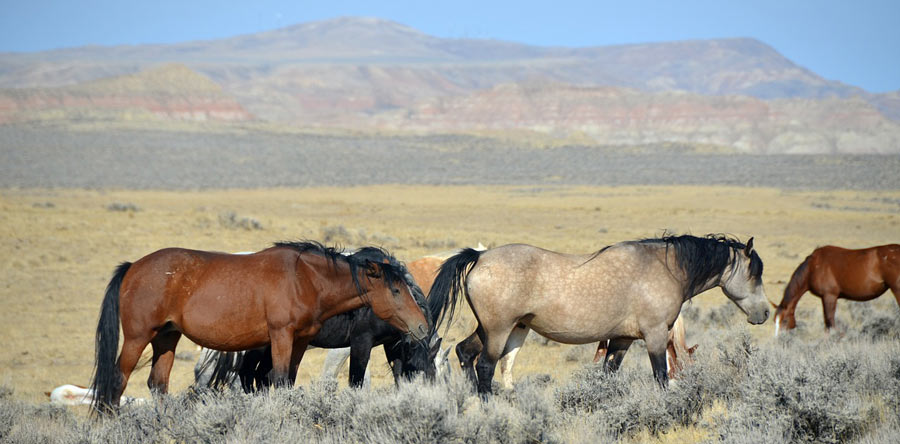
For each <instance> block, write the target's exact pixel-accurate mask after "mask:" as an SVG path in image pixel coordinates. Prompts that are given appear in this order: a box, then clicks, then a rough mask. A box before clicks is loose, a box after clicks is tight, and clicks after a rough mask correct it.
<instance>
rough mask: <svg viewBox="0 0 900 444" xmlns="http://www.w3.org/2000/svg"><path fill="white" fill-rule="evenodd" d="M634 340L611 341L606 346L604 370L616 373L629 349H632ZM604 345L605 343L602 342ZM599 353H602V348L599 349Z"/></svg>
mask: <svg viewBox="0 0 900 444" xmlns="http://www.w3.org/2000/svg"><path fill="white" fill-rule="evenodd" d="M632 342H634V340H633V339H610V340H609V342H608V343H607V345H606V356H605V357H604V359H603V364H604V369H605V370H606V371H608V372H611V373H614V372H616V371H618V370H619V367H620V366H621V365H622V360H623V359H625V354H626V353H628V348H629V347H631V343H632ZM601 344H603V342H601ZM597 353H600V347H599V346H598V347H597Z"/></svg>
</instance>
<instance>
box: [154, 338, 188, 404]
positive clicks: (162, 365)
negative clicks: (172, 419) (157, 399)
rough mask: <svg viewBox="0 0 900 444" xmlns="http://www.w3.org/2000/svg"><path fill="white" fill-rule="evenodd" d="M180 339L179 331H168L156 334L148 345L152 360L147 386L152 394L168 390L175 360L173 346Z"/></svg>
mask: <svg viewBox="0 0 900 444" xmlns="http://www.w3.org/2000/svg"><path fill="white" fill-rule="evenodd" d="M179 339H181V332H178V331H168V332H164V333H160V334H157V335H156V337H155V338H153V340H152V341H150V345H151V346H152V347H153V361H152V363H153V364H152V366H151V368H150V377H149V378H148V379H147V387H149V388H150V392H151V393H153V394H164V393H168V391H169V374H170V373H171V371H172V364H173V363H174V362H175V347H176V346H177V345H178V340H179Z"/></svg>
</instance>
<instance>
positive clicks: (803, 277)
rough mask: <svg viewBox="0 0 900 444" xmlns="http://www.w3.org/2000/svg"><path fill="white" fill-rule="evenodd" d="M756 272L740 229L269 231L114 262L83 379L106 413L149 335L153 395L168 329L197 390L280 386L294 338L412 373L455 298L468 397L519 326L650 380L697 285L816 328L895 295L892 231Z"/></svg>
mask: <svg viewBox="0 0 900 444" xmlns="http://www.w3.org/2000/svg"><path fill="white" fill-rule="evenodd" d="M762 273H763V262H762V259H761V258H760V257H759V255H758V254H757V252H756V250H755V249H754V248H753V238H750V240H749V241H747V243H746V244H744V243H742V242H740V241H738V240H737V239H734V238H730V237H726V236H721V235H708V236H705V237H696V236H691V235H682V236H663V237H660V238H651V239H642V240H636V241H626V242H620V243H617V244H614V245H610V246H607V247H604V248H602V249H600V250H598V251H596V252H593V253H590V254H585V255H572V254H562V253H557V252H553V251H548V250H544V249H541V248H538V247H534V246H530V245H524V244H512V245H505V246H501V247H497V248H493V249H489V250H483V249H482V250H476V249H472V248H465V249H462V250H460V251H458V252H456V253H455V254H453V255H452V256H450V257H449V258H447V259H446V260H443V261H442V260H440V259H436V258H432V257H429V258H423V259H421V260H419V261H415V262H412V263H410V266H409V267H407V266H406V265H405V264H403V263H402V262H400V261H398V260H397V259H396V258H394V257H393V256H392V255H391V254H390V253H388V252H386V251H384V250H382V249H380V248H376V247H365V248H361V249H359V250H356V251H352V252H344V251H341V250H339V249H336V248H330V247H326V246H324V245H322V244H320V243H317V242H280V243H276V244H275V245H274V246H272V247H271V248H268V249H266V250H263V251H260V252H257V253H253V254H227V253H216V252H206V251H196V250H187V249H180V248H167V249H163V250H160V251H157V252H154V253H151V254H149V255H147V256H145V257H143V258H141V259H139V260H138V261H136V262H134V263H133V264H132V263H128V262H125V263H122V264H121V265H119V267H118V268H117V269H116V270H115V273H114V274H113V277H112V279H111V280H110V282H109V285H108V286H107V289H106V294H105V297H104V299H103V302H102V305H101V312H100V319H99V322H98V326H97V333H96V344H95V345H96V356H95V358H96V359H95V366H94V376H93V381H92V385H91V388H90V389H88V390H87V392H89V393H90V395H91V402H92V405H93V408H94V409H95V410H96V411H98V412H101V413H107V412H113V411H115V409H116V407H117V406H118V405H119V402H120V399H121V398H122V394H123V392H124V391H125V387H126V385H127V382H128V379H129V376H130V375H131V373H132V371H133V370H134V368H135V366H136V364H137V362H138V359H139V358H140V356H141V354H142V352H143V351H144V349H145V348H146V346H147V345H148V344H149V345H150V346H151V347H152V359H151V370H150V377H149V380H148V385H149V387H150V389H151V391H152V392H153V393H166V392H167V390H168V380H169V373H170V371H171V368H172V364H173V361H174V358H175V347H176V345H177V343H178V341H179V339H180V338H181V336H182V335H183V336H186V337H187V338H189V339H190V340H191V341H193V342H194V343H196V344H198V345H200V346H202V347H205V348H207V349H211V350H213V351H211V352H209V353H205V354H204V359H201V362H200V363H198V366H197V370H196V372H195V373H196V377H197V380H198V383H199V384H202V385H208V386H213V387H215V386H221V385H224V384H235V383H236V381H237V382H239V384H240V386H241V387H242V388H243V389H244V390H246V391H254V390H259V389H262V388H266V387H270V386H276V387H277V386H290V385H292V384H293V383H294V381H295V379H296V376H297V367H298V365H299V363H300V361H301V360H302V358H303V355H304V352H305V351H306V349H307V347H309V346H315V347H322V348H332V349H334V348H342V347H349V349H350V358H351V363H350V384H351V385H352V386H360V385H362V384H363V382H364V379H365V374H366V365H367V363H368V360H369V355H370V352H371V349H372V348H373V347H375V346H378V345H383V346H384V352H385V355H386V357H387V359H388V362H389V364H390V366H391V368H392V371H393V375H394V378H395V380H399V379H401V378H404V377H410V376H412V375H414V374H417V373H424V374H425V375H426V376H427V377H430V378H433V377H434V376H435V373H437V372H440V368H441V366H436V365H435V361H436V360H437V361H440V360H441V358H443V360H444V361H446V353H447V350H448V349H442V348H441V338H440V337H439V332H440V328H439V327H440V326H441V325H446V326H447V327H445V329H444V330H446V328H449V324H450V323H451V322H452V319H453V316H454V313H455V311H456V309H457V306H458V305H459V304H461V300H460V299H461V298H464V299H465V301H466V303H467V304H468V305H469V307H471V309H472V312H473V314H474V315H475V319H476V321H477V327H476V328H475V331H474V332H473V333H472V334H471V335H470V336H469V337H467V338H466V339H464V340H463V341H461V342H460V343H459V344H457V346H456V353H457V356H458V357H459V362H460V365H461V367H462V369H463V371H464V373H465V374H466V375H467V377H468V379H469V380H470V381H471V382H472V383H473V384H474V385H475V387H477V390H478V392H479V393H480V394H482V396H487V395H489V394H490V393H491V391H492V386H491V381H492V380H493V376H494V372H495V368H496V366H497V364H498V362H499V363H500V364H501V373H502V378H501V379H502V381H503V385H505V386H509V385H511V383H512V378H511V370H512V365H513V363H514V359H515V356H516V353H517V352H518V350H519V349H520V348H521V346H522V344H523V343H524V341H525V338H526V336H527V335H528V333H529V332H530V331H531V330H534V331H536V332H537V333H538V334H540V335H542V336H544V337H546V338H548V339H550V340H554V341H558V342H562V343H567V344H585V343H593V342H599V343H600V346H599V347H598V350H597V355H596V357H595V361H598V360H602V361H603V365H604V366H605V368H606V369H608V370H610V371H615V370H616V369H617V368H618V367H619V365H620V364H621V362H622V359H623V357H624V356H625V354H626V352H627V351H628V348H629V346H630V345H631V343H632V342H633V341H634V340H635V339H642V340H643V341H644V342H645V344H646V347H647V351H648V354H649V357H650V363H651V367H652V369H653V374H654V376H655V378H656V380H657V382H658V383H659V384H660V385H661V386H663V387H665V386H666V385H667V382H668V378H669V375H670V374H671V373H672V372H673V371H674V370H677V368H678V367H679V365H680V364H679V361H680V360H684V359H685V358H686V357H688V356H689V355H690V353H691V352H692V351H693V348H690V349H689V348H687V347H686V346H685V344H684V326H683V324H682V322H681V320H680V318H679V313H680V310H681V306H682V304H683V303H684V302H686V301H687V300H689V299H691V298H692V297H694V296H695V295H697V294H699V293H702V292H704V291H706V290H708V289H711V288H713V287H720V288H721V289H722V292H723V293H724V294H725V296H726V297H727V298H728V299H730V300H731V301H732V302H733V303H734V304H735V305H737V306H738V308H740V309H741V311H743V312H744V314H746V316H747V320H748V322H750V323H751V324H762V323H763V322H765V321H766V320H767V319H768V317H769V314H770V308H772V307H773V306H774V307H775V309H776V310H775V331H776V335H777V334H778V331H779V329H780V328H793V327H794V326H795V320H794V310H795V308H796V306H797V302H798V300H799V299H800V296H801V295H802V294H803V293H804V292H806V291H810V292H812V293H813V294H815V295H817V296H819V297H821V298H822V303H823V307H824V312H825V324H826V327H827V328H830V327H832V326H833V323H834V308H835V302H836V300H837V299H838V298H848V299H853V300H869V299H873V298H875V297H878V296H879V295H881V294H882V293H884V292H885V291H886V290H887V289H888V288H890V289H891V291H892V292H893V294H894V296H895V297H896V298H897V302H898V304H900V245H896V244H892V245H885V246H880V247H873V248H869V249H865V250H846V249H842V248H838V247H831V246H828V247H822V248H819V249H817V250H815V251H814V252H813V253H812V254H811V255H810V256H809V257H807V258H806V260H804V261H803V263H802V264H801V265H800V266H799V267H798V268H797V270H796V271H795V272H794V273H793V276H792V278H791V280H790V282H789V283H788V285H787V287H786V289H785V291H784V298H783V299H782V301H781V303H780V304H778V305H775V304H772V303H770V302H769V300H768V299H767V297H766V294H765V290H764V286H763V280H762ZM426 295H427V296H426ZM120 327H121V331H122V336H123V343H122V346H121V352H119V329H120ZM667 351H668V353H667ZM117 353H118V357H117ZM667 355H668V359H667ZM436 358H437V359H436Z"/></svg>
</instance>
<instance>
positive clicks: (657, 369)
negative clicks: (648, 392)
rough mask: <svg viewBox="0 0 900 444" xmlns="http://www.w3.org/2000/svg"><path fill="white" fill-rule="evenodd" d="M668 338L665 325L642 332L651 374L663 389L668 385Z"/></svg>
mask: <svg viewBox="0 0 900 444" xmlns="http://www.w3.org/2000/svg"><path fill="white" fill-rule="evenodd" d="M668 339H669V331H668V329H667V328H666V327H665V326H661V327H660V328H655V329H653V330H652V331H650V332H646V333H644V342H645V343H646V344H647V354H649V355H650V366H651V367H653V376H655V377H656V382H657V383H659V386H660V387H662V388H664V389H665V388H667V387H668V386H669V374H668V368H667V365H666V347H667V345H668ZM610 342H613V341H610Z"/></svg>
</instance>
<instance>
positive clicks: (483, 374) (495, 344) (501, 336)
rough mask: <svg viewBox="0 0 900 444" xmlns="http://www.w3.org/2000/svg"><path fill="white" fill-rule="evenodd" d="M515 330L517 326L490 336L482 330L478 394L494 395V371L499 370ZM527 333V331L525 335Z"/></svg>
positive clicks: (500, 330)
mask: <svg viewBox="0 0 900 444" xmlns="http://www.w3.org/2000/svg"><path fill="white" fill-rule="evenodd" d="M506 328H509V327H506ZM513 329H515V325H513V326H512V328H509V329H508V330H507V329H505V328H504V329H496V330H494V332H493V333H490V334H489V333H488V331H487V329H483V330H482V331H483V333H484V334H483V337H482V342H483V344H484V348H483V350H482V351H481V354H480V355H478V362H477V363H476V364H475V372H476V373H477V374H478V393H480V394H481V395H482V396H485V395H489V394H491V393H493V388H492V387H491V384H492V382H493V380H494V371H495V370H496V369H497V361H499V360H500V358H501V357H502V356H503V351H504V350H506V349H507V341H508V340H509V336H510V334H511V333H512V330H513ZM527 332H528V331H527V330H526V331H525V333H527Z"/></svg>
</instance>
